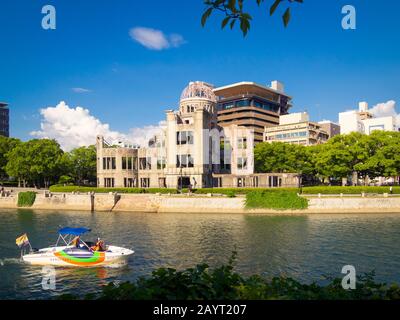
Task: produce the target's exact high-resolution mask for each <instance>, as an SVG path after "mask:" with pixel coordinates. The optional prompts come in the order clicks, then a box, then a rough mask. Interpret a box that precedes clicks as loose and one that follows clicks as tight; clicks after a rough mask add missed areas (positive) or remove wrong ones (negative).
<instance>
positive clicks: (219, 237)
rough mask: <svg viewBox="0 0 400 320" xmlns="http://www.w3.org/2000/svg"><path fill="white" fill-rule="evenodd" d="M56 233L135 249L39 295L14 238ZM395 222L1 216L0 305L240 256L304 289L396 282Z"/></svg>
mask: <svg viewBox="0 0 400 320" xmlns="http://www.w3.org/2000/svg"><path fill="white" fill-rule="evenodd" d="M60 226H72V227H76V226H85V227H89V228H91V229H92V234H89V235H88V236H87V237H86V238H85V239H86V240H93V239H94V238H95V237H97V236H100V237H101V238H103V239H105V240H106V241H107V242H108V243H112V244H114V245H117V246H123V247H127V248H133V249H134V250H135V254H134V255H133V256H132V257H131V258H130V260H129V263H128V266H125V267H123V268H57V269H56V271H57V272H56V277H57V279H56V280H57V283H56V291H55V292H51V291H43V289H42V286H41V281H42V268H41V267H35V266H29V265H26V264H23V263H21V261H20V259H19V251H18V248H17V247H16V246H15V238H16V237H17V236H18V235H20V234H22V233H24V232H27V233H28V236H29V239H30V240H31V243H32V245H33V246H34V247H37V248H42V247H47V246H48V245H50V244H54V243H55V241H56V239H57V235H58V234H57V230H58V228H59V227H60ZM399 243H400V215H386V214H385V215H378V214H377V215H310V216H261V215H239V214H232V215H229V214H148V213H146V214H144V213H143V214H140V213H112V214H110V213H94V214H93V213H88V212H84V213H81V212H45V211H31V210H18V211H17V210H8V211H7V210H2V212H0V298H7V299H10V298H19V299H36V298H46V297H51V296H54V295H57V294H60V293H76V294H85V293H87V292H91V291H93V290H97V289H98V288H99V287H100V286H101V285H104V284H107V283H109V282H111V281H119V282H120V281H127V280H134V279H136V278H137V277H139V276H143V275H148V274H149V273H151V271H152V270H154V269H155V268H158V267H161V266H164V267H173V268H176V269H183V268H187V267H190V266H193V265H194V264H197V263H203V262H205V263H208V264H209V265H211V266H216V265H219V264H221V263H225V262H226V261H227V260H228V259H229V257H230V255H231V252H232V251H233V250H235V248H236V250H237V251H238V261H237V270H238V271H239V272H241V273H242V274H244V275H250V274H255V273H259V274H263V275H264V276H266V277H271V276H274V275H279V274H284V275H288V276H291V277H294V278H296V279H299V280H303V281H319V280H321V278H322V276H323V275H333V276H340V275H341V274H340V271H341V268H342V266H343V265H345V264H352V265H354V266H355V267H356V269H357V271H358V272H367V271H371V270H373V269H375V270H376V273H377V278H378V280H384V281H389V282H390V281H400V274H398V270H400V252H399V247H398V244H399Z"/></svg>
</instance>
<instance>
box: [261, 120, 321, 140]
mask: <svg viewBox="0 0 400 320" xmlns="http://www.w3.org/2000/svg"><path fill="white" fill-rule="evenodd" d="M328 139H329V134H328V132H327V131H325V130H324V129H323V128H322V125H320V124H318V123H316V122H311V121H310V120H309V115H308V113H306V112H299V113H292V114H288V115H283V116H280V118H279V125H278V126H275V127H270V128H265V131H264V141H266V142H285V143H291V144H299V145H304V146H311V145H316V144H321V143H325V142H326V141H327V140H328Z"/></svg>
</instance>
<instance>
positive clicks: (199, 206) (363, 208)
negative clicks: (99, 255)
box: [0, 193, 400, 214]
mask: <svg viewBox="0 0 400 320" xmlns="http://www.w3.org/2000/svg"><path fill="white" fill-rule="evenodd" d="M308 199H309V208H308V209H307V210H285V211H277V210H271V209H256V210H246V209H245V208H244V203H245V198H244V197H236V198H227V197H222V196H207V195H190V196H188V195H159V194H122V195H119V196H116V195H114V194H111V193H110V194H95V195H90V194H71V193H66V194H62V193H54V194H51V195H45V194H38V195H37V196H36V200H35V203H34V205H33V206H32V209H41V210H79V211H90V210H95V211H107V212H110V211H128V212H158V213H164V212H176V213H289V214H291V213H324V212H326V213H346V212H349V213H350V212H351V213H362V212H373V213H380V212H399V213H400V197H396V196H394V197H383V196H377V197H360V196H358V197H356V196H353V197H352V196H350V197H349V196H347V197H339V196H338V197H332V196H329V197H308ZM0 208H7V209H9V208H17V195H16V194H15V195H12V196H11V197H1V198H0Z"/></svg>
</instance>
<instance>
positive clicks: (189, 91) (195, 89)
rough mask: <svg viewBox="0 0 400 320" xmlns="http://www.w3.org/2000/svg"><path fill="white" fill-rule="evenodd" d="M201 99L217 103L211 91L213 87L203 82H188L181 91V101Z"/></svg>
mask: <svg viewBox="0 0 400 320" xmlns="http://www.w3.org/2000/svg"><path fill="white" fill-rule="evenodd" d="M195 98H203V99H207V100H210V101H212V102H217V97H216V95H215V93H214V91H213V87H212V86H211V85H210V84H208V83H206V82H203V81H195V82H190V83H189V85H188V86H187V87H186V88H185V89H184V90H183V91H182V94H181V100H185V99H195Z"/></svg>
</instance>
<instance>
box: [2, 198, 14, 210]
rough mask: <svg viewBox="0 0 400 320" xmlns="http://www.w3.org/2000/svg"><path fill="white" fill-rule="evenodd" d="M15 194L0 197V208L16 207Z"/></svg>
mask: <svg viewBox="0 0 400 320" xmlns="http://www.w3.org/2000/svg"><path fill="white" fill-rule="evenodd" d="M17 199H18V198H17V197H16V196H11V197H0V208H2V209H14V208H16V207H17V201H18V200H17Z"/></svg>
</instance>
